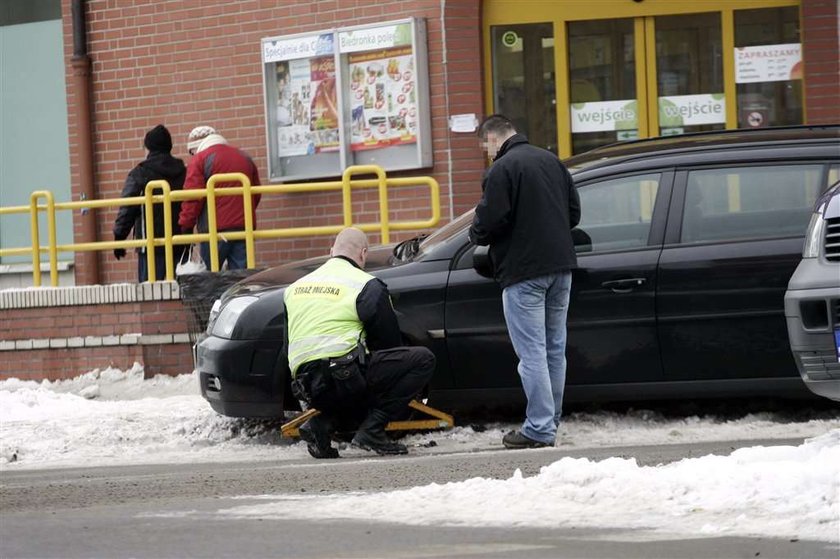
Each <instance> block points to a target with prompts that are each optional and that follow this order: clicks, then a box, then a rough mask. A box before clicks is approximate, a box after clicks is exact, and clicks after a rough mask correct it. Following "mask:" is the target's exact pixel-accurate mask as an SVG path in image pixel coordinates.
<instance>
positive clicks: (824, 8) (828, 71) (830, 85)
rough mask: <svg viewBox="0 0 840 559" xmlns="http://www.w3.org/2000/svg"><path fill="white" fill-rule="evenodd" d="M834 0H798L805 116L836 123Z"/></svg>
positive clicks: (839, 91)
mask: <svg viewBox="0 0 840 559" xmlns="http://www.w3.org/2000/svg"><path fill="white" fill-rule="evenodd" d="M838 24H840V20H838V8H837V0H802V48H803V50H804V53H803V59H804V62H805V118H806V121H807V122H808V123H809V124H827V123H835V124H836V123H838V122H840V44H838V41H840V37H838Z"/></svg>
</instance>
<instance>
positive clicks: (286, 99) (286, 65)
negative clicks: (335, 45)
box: [276, 56, 339, 157]
mask: <svg viewBox="0 0 840 559" xmlns="http://www.w3.org/2000/svg"><path fill="white" fill-rule="evenodd" d="M276 72H277V96H278V100H277V127H278V128H277V144H278V145H277V155H279V156H283V157H287V156H292V155H307V154H312V153H323V152H328V151H336V150H338V146H339V138H338V110H337V109H336V106H337V100H336V89H335V60H334V58H333V57H332V56H322V57H317V58H305V59H297V60H287V61H282V62H278V63H277V65H276Z"/></svg>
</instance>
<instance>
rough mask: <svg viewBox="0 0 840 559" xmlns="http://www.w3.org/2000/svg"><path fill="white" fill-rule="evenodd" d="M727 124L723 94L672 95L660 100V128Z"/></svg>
mask: <svg viewBox="0 0 840 559" xmlns="http://www.w3.org/2000/svg"><path fill="white" fill-rule="evenodd" d="M725 122H726V99H725V97H724V94H723V93H706V94H701V95H672V96H669V97H660V98H659V126H660V127H662V128H674V127H676V128H679V127H682V126H697V125H701V124H721V123H725Z"/></svg>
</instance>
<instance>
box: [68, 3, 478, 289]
mask: <svg viewBox="0 0 840 559" xmlns="http://www.w3.org/2000/svg"><path fill="white" fill-rule="evenodd" d="M85 4H86V10H87V12H86V13H87V21H88V27H87V29H88V49H89V54H90V57H91V59H92V63H93V64H92V78H91V79H92V91H93V93H92V96H93V99H92V103H93V109H92V110H93V119H94V124H93V126H94V133H93V137H94V153H95V181H94V182H95V188H96V192H97V196H98V197H99V198H115V197H118V196H119V194H120V192H121V189H122V184H123V181H124V180H125V175H126V173H127V172H128V171H129V170H130V169H131V168H132V167H133V166H134V165H135V164H136V163H137V162H138V161H140V160H142V159H143V157H144V156H145V152H144V150H143V135H144V133H145V132H146V130H148V129H149V128H151V127H153V126H154V125H156V124H158V123H164V124H165V125H166V126H167V127H168V128H169V129H170V131H171V132H172V135H173V141H174V144H175V148H174V150H173V153H174V154H175V155H176V156H179V157H184V158H186V147H185V145H186V140H185V138H186V135H187V134H188V133H189V131H190V130H191V129H192V128H193V127H194V126H196V125H199V124H211V125H213V126H215V127H216V128H217V129H218V130H219V131H220V132H221V133H222V134H223V135H224V136H225V137H226V138H227V139H228V140H229V141H230V142H231V143H233V144H234V145H237V146H238V147H241V148H242V149H244V150H246V151H247V152H249V153H250V154H251V155H252V156H253V157H254V159H255V161H256V162H257V165H258V167H259V169H260V173H261V175H262V176H263V177H267V176H268V169H267V163H266V154H265V150H266V146H265V117H264V108H263V87H262V63H261V58H260V39H261V38H263V37H269V36H276V35H287V34H294V33H302V32H307V31H314V30H319V29H325V28H330V27H334V26H336V27H337V26H346V25H355V24H366V23H377V22H383V21H388V20H393V19H399V18H405V17H419V18H424V19H425V21H426V25H427V30H428V52H429V68H430V90H431V106H432V115H431V117H432V129H433V134H432V144H433V152H434V166H433V167H432V168H430V169H424V170H421V171H416V172H412V173H403V174H430V175H432V176H434V177H435V178H436V179H437V180H438V182H439V183H440V186H441V204H442V207H443V210H442V214H443V216H444V220H446V219H448V217H449V216H450V215H451V214H452V213H454V214H455V215H457V214H459V213H460V212H461V211H463V210H464V209H467V208H469V207H471V205H473V204H474V203H475V201H476V198H477V197H478V195H479V186H478V183H479V179H480V173H481V168H482V159H481V153H480V150H479V149H478V145H477V142H476V141H475V138H474V136H472V135H464V134H453V133H451V132H449V130H448V126H447V122H448V117H449V115H451V114H459V113H476V114H478V115H481V114H482V112H483V101H482V100H483V94H482V83H481V79H482V73H481V57H480V47H481V42H480V25H479V21H480V5H479V0H448V1H447V2H440V1H439V0H417V1H412V2H406V1H402V0H390V1H388V0H385V1H383V0H340V1H339V0H284V1H283V2H277V1H276V0H243V1H237V2H228V1H226V0H200V1H195V2H177V1H157V2H153V1H150V0H121V1H120V2H114V1H113V0H89V1H88V2H86V3H85ZM62 14H63V19H64V44H65V55H66V58H67V60H68V65H67V78H68V81H67V83H68V111H69V115H70V116H69V128H70V130H69V135H70V150H71V153H70V159H71V177H72V182H73V185H74V188H77V187H76V185H78V184H79V166H78V149H77V142H75V141H74V140H75V139H76V138H77V127H78V126H79V125H80V123H79V122H77V119H76V116H75V107H76V102H77V94H78V93H77V92H76V91H74V85H73V81H72V79H71V76H72V69H71V67H70V65H69V60H70V57H71V56H72V53H73V44H72V40H73V35H72V24H71V21H72V20H71V12H70V1H69V0H62ZM78 195H79V193H78V192H77V191H76V190H74V191H73V198H74V199H77V198H78ZM325 199H326V200H328V201H329V203H328V204H325V203H324V200H325ZM365 199H368V200H371V199H375V198H370V197H368V198H365V196H363V195H362V196H360V200H359V202H358V204H361V203H362V202H363V201H364V200H365ZM404 199H405V200H407V201H408V203H406V204H396V205H395V206H394V208H395V209H394V211H393V212H392V219H411V218H413V217H414V216H415V214H416V213H418V211H419V213H420V215H421V216H427V215H428V209H427V208H428V203H427V202H426V201H425V200H426V199H427V195H426V191H425V190H423V189H417V190H416V191H413V192H408V193H407V194H405V198H404ZM418 200H420V201H419V202H418ZM358 204H357V206H356V207H360V206H359V205H358ZM418 206H419V207H420V208H421V210H425V211H420V210H418ZM115 215H116V210H105V209H102V210H98V235H99V237H100V238H101V239H106V240H108V239H111V238H112V237H111V229H112V226H113V221H114V218H115ZM313 215H318V216H319V218H321V222H320V223H321V224H323V223H324V222H325V219H329V218H333V219H332V221H330V223H332V224H339V223H341V219H340V217H339V216H340V204H337V203H335V202H334V200H331V199H330V197H328V196H326V197H325V196H324V195H310V194H295V195H287V196H286V197H284V198H283V199H282V200H278V199H273V200H272V199H266V200H265V202H264V203H263V204H261V206H260V208H259V209H258V212H257V220H258V222H259V224H260V227H261V228H275V227H290V226H298V225H307V224H309V223H310V222H311V221H312V216H313ZM360 217H361V216H360ZM80 219H82V218H78V217H77V216H74V223H75V225H76V227H77V229H78V223H79V221H80ZM366 219H370V220H373V219H372V218H371V216H369V215H366V216H364V217H361V220H362V221H363V220H366ZM406 235H407V234H406V233H402V234H395V237H396V239H397V240H399V238H404V237H405V236H406ZM373 240H374V241H375V240H376V239H375V238H374V239H373ZM392 240H393V239H392ZM329 241H330V240H329V239H327V238H320V239H319V238H315V239H287V240H271V241H268V240H260V241H258V242H257V266H258V267H262V266H269V265H272V264H275V263H279V262H282V261H288V260H292V259H298V258H302V257H305V256H312V255H316V254H323V253H325V252H326V250H327V249H328V247H329ZM99 258H100V266H101V269H102V283H119V282H129V281H135V278H136V264H135V262H134V261H133V260H134V259H133V258H128V259H126V260H123V261H120V262H117V261H115V260H114V259H113V258H112V257H111V253H110V252H102V253H100V255H99ZM77 279H78V278H77Z"/></svg>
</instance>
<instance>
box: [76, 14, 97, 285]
mask: <svg viewBox="0 0 840 559" xmlns="http://www.w3.org/2000/svg"><path fill="white" fill-rule="evenodd" d="M71 13H72V16H73V58H72V61H71V64H72V67H73V91H74V93H75V96H76V102H75V109H76V131H75V132H76V146H77V148H76V149H77V152H76V153H77V155H78V158H79V159H78V164H79V167H78V168H79V175H78V176H79V198H80V199H81V200H95V199H96V190H95V188H94V182H93V180H94V176H93V133H92V129H93V121H92V112H91V87H90V81H91V80H90V76H91V61H90V57H89V56H88V52H87V32H86V19H85V2H84V0H72V3H71ZM76 219H79V220H80V227H78V229H77V235H76V236H77V240H76V242H80V243H93V242H96V241H97V238H96V230H97V219H96V210H95V209H90V210H82V212H81V213H80V214H79V215H78V217H76ZM75 261H76V266H75V268H76V272H75V276H76V284H77V285H79V284H81V285H96V284H98V283H100V281H99V278H100V276H99V253H97V252H95V251H84V252H77V253H76V254H75Z"/></svg>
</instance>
